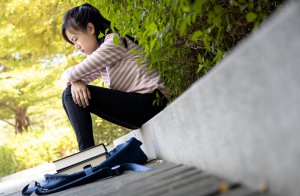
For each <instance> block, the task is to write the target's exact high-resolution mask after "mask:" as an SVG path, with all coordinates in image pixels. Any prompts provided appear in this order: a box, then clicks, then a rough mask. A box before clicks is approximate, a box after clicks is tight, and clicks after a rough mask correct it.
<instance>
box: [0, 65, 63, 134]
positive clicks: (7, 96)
mask: <svg viewBox="0 0 300 196" xmlns="http://www.w3.org/2000/svg"><path fill="white" fill-rule="evenodd" d="M53 71H54V70H53V69H47V68H44V69H43V70H41V68H40V69H39V71H36V67H31V68H27V69H21V70H20V69H17V70H13V71H9V72H6V73H1V75H0V76H1V77H0V85H1V86H2V88H1V90H0V111H1V113H0V120H2V121H4V122H6V123H8V124H9V125H12V126H13V127H14V128H15V133H16V134H18V133H22V132H23V131H28V128H29V126H30V125H31V124H32V123H33V122H32V121H31V120H30V112H32V110H31V109H30V107H31V108H34V105H41V104H43V103H45V101H46V100H47V101H49V100H50V99H52V98H54V99H57V98H59V96H58V93H57V92H58V89H56V88H54V89H53V88H52V89H49V86H47V85H45V84H48V85H51V83H52V82H53V81H54V78H53V77H54V76H55V75H54V74H53ZM34 110H35V111H34V112H33V113H38V110H36V109H34ZM12 119H14V120H13V121H12Z"/></svg>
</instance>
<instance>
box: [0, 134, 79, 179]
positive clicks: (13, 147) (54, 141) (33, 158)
mask: <svg viewBox="0 0 300 196" xmlns="http://www.w3.org/2000/svg"><path fill="white" fill-rule="evenodd" d="M74 152H77V142H76V139H75V135H74V132H73V131H72V130H70V129H69V130H68V129H49V130H45V131H41V132H40V133H37V132H28V133H23V134H22V135H16V136H15V137H14V138H11V139H10V140H9V141H8V142H7V143H4V144H3V145H1V146H0V176H5V175H8V174H10V173H13V172H16V171H20V170H23V169H26V168H30V167H34V166H37V165H39V164H43V163H47V162H52V161H54V160H56V159H58V158H61V157H64V156H67V155H70V154H72V153H74Z"/></svg>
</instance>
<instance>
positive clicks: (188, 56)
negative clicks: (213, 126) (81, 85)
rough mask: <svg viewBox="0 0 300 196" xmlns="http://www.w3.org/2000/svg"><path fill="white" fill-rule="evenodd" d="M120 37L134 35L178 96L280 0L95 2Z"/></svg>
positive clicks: (274, 7) (152, 65)
mask: <svg viewBox="0 0 300 196" xmlns="http://www.w3.org/2000/svg"><path fill="white" fill-rule="evenodd" d="M89 2H90V3H91V4H93V5H95V6H96V7H98V8H99V9H100V11H101V12H102V13H103V14H104V15H105V16H106V17H107V18H108V19H109V20H111V21H112V23H113V26H115V27H117V28H118V29H119V31H120V34H121V36H124V35H125V34H129V35H132V36H133V37H134V38H135V39H137V40H138V41H139V43H140V44H141V45H142V46H143V48H144V50H145V52H146V54H147V56H148V57H149V59H150V62H151V64H150V67H156V68H158V70H159V71H160V73H161V75H162V76H163V77H164V78H165V80H166V82H167V86H168V87H169V89H170V91H171V92H172V94H173V98H176V97H177V96H178V95H180V94H181V93H182V92H183V91H184V90H185V89H186V88H188V87H189V86H190V85H191V84H192V83H193V82H194V81H195V80H197V79H198V78H200V77H201V76H203V75H204V74H206V73H207V72H208V71H209V70H210V69H211V68H212V67H213V66H214V65H215V64H216V63H218V62H219V61H220V60H221V59H222V58H223V57H224V55H225V54H226V53H227V52H228V51H229V50H230V49H231V48H232V47H234V46H235V45H236V44H237V43H238V42H239V41H240V40H241V39H242V38H244V37H245V36H246V35H247V34H249V33H250V32H251V31H252V30H253V29H256V28H257V27H258V25H259V24H260V23H261V22H262V21H263V20H264V19H265V18H266V16H268V15H269V14H270V13H271V12H272V11H273V10H274V9H276V8H277V7H278V6H279V4H280V3H281V1H280V0H275V1H273V0H272V1H270V0H263V1H255V0H250V1H245V0H231V1H229V0H226V1H225V0H218V1H216V0H213V1H205V0H184V1H182V0H164V1H158V0H154V1H148V0H141V1H136V0H117V1H108V0H103V1H96V0H90V1H89Z"/></svg>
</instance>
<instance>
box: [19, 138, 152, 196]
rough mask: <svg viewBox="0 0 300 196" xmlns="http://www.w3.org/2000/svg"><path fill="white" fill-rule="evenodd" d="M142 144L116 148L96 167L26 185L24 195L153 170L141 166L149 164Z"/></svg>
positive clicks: (130, 144) (47, 176)
mask: <svg viewBox="0 0 300 196" xmlns="http://www.w3.org/2000/svg"><path fill="white" fill-rule="evenodd" d="M141 145H142V142H140V141H139V140H137V139H136V138H134V137H133V138H131V139H130V140H128V141H126V142H124V143H122V144H120V145H118V146H116V147H115V148H114V149H113V150H112V151H110V152H109V153H108V158H107V159H106V160H105V161H104V162H103V163H101V164H100V165H98V166H96V167H92V166H90V165H88V166H85V167H84V168H83V170H82V171H80V172H75V173H73V174H59V173H57V174H45V175H44V176H45V180H42V181H41V182H34V184H33V186H32V183H30V184H28V185H26V186H25V187H24V188H23V190H22V194H23V195H31V194H32V193H33V192H35V193H36V194H37V195H46V194H50V193H55V192H58V191H62V190H65V189H68V188H71V187H74V186H79V185H83V184H86V183H90V182H93V181H96V180H99V179H102V178H106V177H110V176H117V175H121V174H122V173H123V172H124V171H126V170H132V171H149V170H151V168H149V167H145V166H142V165H140V164H143V163H146V162H147V159H148V158H147V156H146V155H145V153H144V152H143V151H142V150H141V148H140V146H141Z"/></svg>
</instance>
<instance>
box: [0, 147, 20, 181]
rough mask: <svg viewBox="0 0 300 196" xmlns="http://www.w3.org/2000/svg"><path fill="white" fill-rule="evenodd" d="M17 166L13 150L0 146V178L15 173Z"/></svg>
mask: <svg viewBox="0 0 300 196" xmlns="http://www.w3.org/2000/svg"><path fill="white" fill-rule="evenodd" d="M17 166H18V163H17V162H16V158H15V155H14V151H13V149H11V148H10V147H8V146H0V177H1V176H6V175H8V174H11V173H13V172H15V171H16V170H17Z"/></svg>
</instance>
